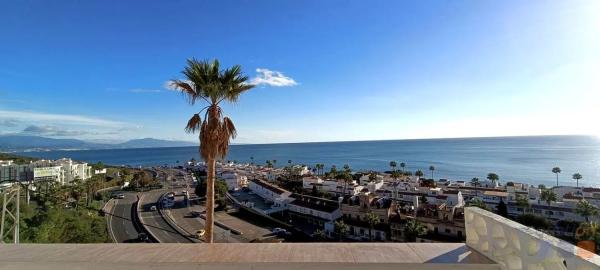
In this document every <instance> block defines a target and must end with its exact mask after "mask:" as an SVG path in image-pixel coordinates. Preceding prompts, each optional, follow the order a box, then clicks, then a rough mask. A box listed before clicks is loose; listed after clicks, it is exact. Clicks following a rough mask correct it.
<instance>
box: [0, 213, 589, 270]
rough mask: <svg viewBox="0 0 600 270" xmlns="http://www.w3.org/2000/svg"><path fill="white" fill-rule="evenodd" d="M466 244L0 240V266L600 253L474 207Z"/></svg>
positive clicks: (522, 263) (313, 265)
mask: <svg viewBox="0 0 600 270" xmlns="http://www.w3.org/2000/svg"><path fill="white" fill-rule="evenodd" d="M465 227H466V233H467V243H466V244H464V243H283V244H213V245H207V244H56V245H50V244H22V245H0V269H44V270H52V269H61V270H62V269H209V268H210V269H228V270H230V269H231V270H233V269H307V268H309V269H323V270H333V269H373V270H379V269H390V270H391V269H394V270H398V269H413V270H418V269H437V270H445V269H448V270H450V269H457V270H458V269H478V270H479V269H483V270H486V269H489V270H492V269H494V270H501V269H502V270H504V269H509V270H516V269H527V270H532V269H535V270H538V269H539V270H549V269H569V270H571V269H573V270H592V269H600V257H599V256H597V255H594V254H591V253H589V252H586V251H584V250H581V249H579V248H577V247H574V246H573V245H570V244H568V243H566V242H563V241H560V240H558V239H556V238H554V237H550V236H548V235H545V234H543V233H540V232H538V231H535V230H533V229H530V228H527V227H525V226H522V225H520V224H518V223H515V222H512V221H510V220H507V219H504V218H501V217H499V216H497V215H495V214H493V213H490V212H487V211H484V210H481V209H479V208H467V209H466V210H465Z"/></svg>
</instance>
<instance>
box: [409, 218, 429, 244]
mask: <svg viewBox="0 0 600 270" xmlns="http://www.w3.org/2000/svg"><path fill="white" fill-rule="evenodd" d="M425 234H427V227H425V226H424V225H423V224H421V222H419V221H418V220H416V219H411V220H409V221H408V222H407V223H406V225H405V226H404V240H405V241H406V242H416V241H417V237H419V236H423V235H425Z"/></svg>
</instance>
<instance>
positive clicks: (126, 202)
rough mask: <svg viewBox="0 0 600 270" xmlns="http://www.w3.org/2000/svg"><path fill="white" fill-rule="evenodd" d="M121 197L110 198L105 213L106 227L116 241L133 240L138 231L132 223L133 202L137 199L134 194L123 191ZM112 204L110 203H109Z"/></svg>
mask: <svg viewBox="0 0 600 270" xmlns="http://www.w3.org/2000/svg"><path fill="white" fill-rule="evenodd" d="M124 195H125V198H123V199H112V200H110V202H108V203H109V205H108V207H109V208H108V212H107V213H106V215H107V219H108V229H109V233H110V235H111V238H112V239H113V240H114V241H116V242H117V243H128V242H135V240H136V239H137V237H138V234H139V232H138V231H137V229H136V228H135V226H134V225H133V219H132V214H134V213H135V212H133V210H134V209H133V208H132V207H133V203H134V202H135V201H136V200H137V197H136V194H134V193H125V194H124ZM111 204H112V205H111Z"/></svg>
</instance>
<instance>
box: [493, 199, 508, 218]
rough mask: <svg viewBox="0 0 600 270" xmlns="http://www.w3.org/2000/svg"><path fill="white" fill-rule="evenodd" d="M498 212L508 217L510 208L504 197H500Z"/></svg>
mask: <svg viewBox="0 0 600 270" xmlns="http://www.w3.org/2000/svg"><path fill="white" fill-rule="evenodd" d="M496 213H497V214H498V215H499V216H502V217H508V208H507V207H506V203H504V201H503V200H502V199H500V202H499V203H498V206H497V207H496Z"/></svg>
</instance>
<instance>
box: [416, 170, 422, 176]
mask: <svg viewBox="0 0 600 270" xmlns="http://www.w3.org/2000/svg"><path fill="white" fill-rule="evenodd" d="M415 176H417V177H423V172H422V171H421V170H417V171H416V172H415Z"/></svg>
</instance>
